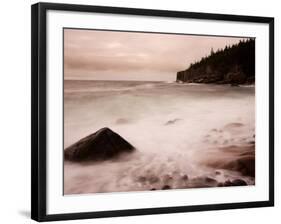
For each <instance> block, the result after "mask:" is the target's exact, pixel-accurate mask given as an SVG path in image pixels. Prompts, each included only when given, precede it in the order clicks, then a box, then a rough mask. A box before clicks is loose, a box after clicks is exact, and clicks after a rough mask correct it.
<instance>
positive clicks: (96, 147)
mask: <svg viewBox="0 0 281 224" xmlns="http://www.w3.org/2000/svg"><path fill="white" fill-rule="evenodd" d="M134 149H135V148H134V146H132V145H131V144H130V143H128V142H127V141H126V140H125V139H123V138H122V137H121V136H120V135H118V134H117V133H115V132H113V131H112V130H110V129H109V128H102V129H100V130H99V131H97V132H95V133H93V134H91V135H89V136H87V137H85V138H83V139H81V140H79V141H78V142H76V143H74V144H73V145H71V146H69V147H68V148H66V149H65V150H64V158H65V159H66V160H72V161H89V160H94V161H97V160H107V159H112V158H116V157H117V156H118V155H120V154H121V153H124V152H132V151H134Z"/></svg>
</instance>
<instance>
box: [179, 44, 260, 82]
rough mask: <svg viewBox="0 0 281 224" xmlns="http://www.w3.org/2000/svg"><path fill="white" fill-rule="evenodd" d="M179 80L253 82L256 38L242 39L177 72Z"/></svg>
mask: <svg viewBox="0 0 281 224" xmlns="http://www.w3.org/2000/svg"><path fill="white" fill-rule="evenodd" d="M177 81H178V82H190V83H216V84H234V85H236V84H237V85H238V84H252V83H254V82H255V40H254V39H248V40H246V41H240V42H239V43H238V44H235V45H233V46H231V47H228V46H226V47H225V48H224V49H221V50H218V51H217V52H213V51H211V53H210V55H209V56H207V57H203V58H202V59H201V60H200V61H199V62H195V63H194V64H191V65H190V66H189V68H188V69H186V70H184V71H180V72H178V73H177Z"/></svg>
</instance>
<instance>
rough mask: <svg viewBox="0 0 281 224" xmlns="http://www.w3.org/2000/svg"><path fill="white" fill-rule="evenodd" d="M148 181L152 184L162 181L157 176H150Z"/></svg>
mask: <svg viewBox="0 0 281 224" xmlns="http://www.w3.org/2000/svg"><path fill="white" fill-rule="evenodd" d="M147 180H148V182H149V183H150V184H155V183H158V182H159V181H160V179H159V178H158V177H157V176H150V177H148V178H147Z"/></svg>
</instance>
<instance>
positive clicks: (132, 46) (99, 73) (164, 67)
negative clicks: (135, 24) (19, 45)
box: [64, 29, 241, 81]
mask: <svg viewBox="0 0 281 224" xmlns="http://www.w3.org/2000/svg"><path fill="white" fill-rule="evenodd" d="M239 40H241V38H234V37H214V36H194V35H176V34H152V33H137V32H115V31H97V30H78V29H65V30H64V78H65V79H91V80H153V81H175V79H176V73H177V72H178V71H181V70H184V69H186V68H188V67H189V64H190V63H193V62H195V61H198V60H200V59H201V57H203V56H206V55H208V54H209V53H210V51H211V48H213V49H214V51H216V50H217V49H219V48H224V47H225V46H226V45H232V44H235V43H237V42H239Z"/></svg>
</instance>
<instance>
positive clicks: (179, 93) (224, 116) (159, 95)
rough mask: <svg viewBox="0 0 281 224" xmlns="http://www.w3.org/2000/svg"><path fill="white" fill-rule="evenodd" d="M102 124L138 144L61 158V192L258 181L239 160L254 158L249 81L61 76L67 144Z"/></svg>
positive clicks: (253, 120) (176, 187)
mask: <svg viewBox="0 0 281 224" xmlns="http://www.w3.org/2000/svg"><path fill="white" fill-rule="evenodd" d="M103 127H108V128H110V129H111V130H113V131H114V132H116V133H118V134H119V135H120V136H122V137H123V138H124V139H126V140H127V141H128V142H129V143H131V144H132V145H133V146H135V148H136V152H134V153H132V154H128V155H124V156H122V157H120V158H118V159H114V160H107V161H101V162H87V163H81V162H69V161H65V163H64V193H65V194H77V193H102V192H103V193H104V192H119V191H142V190H160V189H169V188H171V189H181V188H193V187H216V186H218V185H219V183H223V182H225V181H228V180H230V181H231V180H235V179H241V180H244V181H245V182H246V183H247V184H248V185H253V184H254V183H255V178H254V175H249V172H246V171H245V169H246V168H245V169H244V168H243V167H242V168H241V167H237V164H240V162H241V161H240V160H241V158H242V162H243V161H244V160H243V159H244V158H246V157H247V159H249V158H250V159H251V161H252V160H253V159H254V148H255V87H254V86H239V87H231V86H230V85H211V84H182V83H175V82H170V83H169V82H137V81H74V80H65V81H64V148H67V147H68V146H70V145H71V144H73V143H75V142H77V141H78V140H80V139H81V138H83V137H85V136H87V135H89V134H92V133H94V132H96V131H97V130H99V129H101V128H103ZM245 156H246V157H245ZM237 161H238V162H237ZM247 161H248V160H247ZM242 165H243V164H242Z"/></svg>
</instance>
